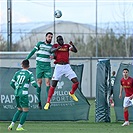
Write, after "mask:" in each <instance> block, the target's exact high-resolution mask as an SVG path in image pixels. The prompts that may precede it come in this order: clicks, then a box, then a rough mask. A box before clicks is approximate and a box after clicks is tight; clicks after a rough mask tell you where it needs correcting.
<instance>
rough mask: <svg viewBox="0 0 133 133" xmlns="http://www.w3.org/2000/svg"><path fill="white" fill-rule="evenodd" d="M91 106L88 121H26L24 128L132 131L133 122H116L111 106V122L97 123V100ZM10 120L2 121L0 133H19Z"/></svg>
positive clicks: (70, 132)
mask: <svg viewBox="0 0 133 133" xmlns="http://www.w3.org/2000/svg"><path fill="white" fill-rule="evenodd" d="M89 102H90V104H91V107H90V113H89V120H88V121H41V122H40V121H32V122H29V121H26V123H25V124H24V126H23V127H24V129H26V131H21V132H26V133H132V132H133V123H131V124H130V125H129V126H125V127H121V124H122V123H123V122H115V113H114V109H113V107H111V123H95V102H94V100H89ZM9 124H10V122H3V121H0V133H9V132H12V133H18V132H20V131H16V130H15V129H16V126H17V125H18V122H17V123H16V124H15V126H14V128H13V130H12V131H8V129H7V127H8V126H9Z"/></svg>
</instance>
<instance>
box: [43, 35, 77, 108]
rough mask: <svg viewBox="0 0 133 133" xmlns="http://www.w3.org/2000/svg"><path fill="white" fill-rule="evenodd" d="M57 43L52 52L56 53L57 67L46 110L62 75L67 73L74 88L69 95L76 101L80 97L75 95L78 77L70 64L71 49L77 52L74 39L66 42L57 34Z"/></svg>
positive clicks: (66, 75)
mask: <svg viewBox="0 0 133 133" xmlns="http://www.w3.org/2000/svg"><path fill="white" fill-rule="evenodd" d="M57 43H58V44H54V45H53V47H52V49H51V52H52V53H54V57H55V62H54V64H55V69H54V73H53V77H52V86H51V87H50V89H49V93H48V98H47V103H46V105H45V106H44V109H45V110H48V109H49V107H50V100H51V98H52V95H53V94H54V90H55V88H56V86H57V83H58V81H59V80H60V79H61V77H62V75H65V77H67V78H68V79H69V80H71V81H72V82H73V85H72V89H71V91H70V92H69V95H70V96H71V97H72V98H73V100H74V101H78V98H77V97H76V96H75V94H74V92H75V91H76V89H77V88H78V84H79V82H78V79H77V75H76V74H75V72H74V71H73V70H72V68H71V66H70V64H69V51H72V52H75V53H76V52H77V49H76V47H75V46H74V45H73V43H72V41H70V43H69V44H64V40H63V37H62V36H57Z"/></svg>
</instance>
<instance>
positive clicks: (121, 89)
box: [119, 85, 123, 99]
mask: <svg viewBox="0 0 133 133" xmlns="http://www.w3.org/2000/svg"><path fill="white" fill-rule="evenodd" d="M122 91H123V87H122V85H120V94H119V98H120V99H121V98H122Z"/></svg>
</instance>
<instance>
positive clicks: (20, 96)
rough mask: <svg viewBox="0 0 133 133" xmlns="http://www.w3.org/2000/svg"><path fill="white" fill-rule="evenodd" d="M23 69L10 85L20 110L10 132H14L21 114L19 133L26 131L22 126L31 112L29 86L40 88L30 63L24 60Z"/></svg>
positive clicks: (14, 118)
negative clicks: (30, 68) (13, 129)
mask: <svg viewBox="0 0 133 133" xmlns="http://www.w3.org/2000/svg"><path fill="white" fill-rule="evenodd" d="M22 68H23V69H21V70H19V71H17V72H16V73H15V74H14V76H13V78H12V80H11V82H10V85H11V87H12V88H13V89H14V92H15V99H16V104H17V108H18V110H17V111H16V113H15V114H14V116H13V119H12V122H11V124H10V126H9V127H8V130H12V128H13V126H14V124H15V122H16V121H17V120H18V118H19V116H20V114H21V113H22V115H21V117H20V123H19V125H18V127H17V128H16V130H17V131H22V130H24V129H23V127H22V125H23V124H24V122H25V121H26V117H27V114H28V111H29V99H28V89H29V84H30V83H31V84H32V86H34V87H35V88H36V89H37V88H38V85H37V83H36V81H35V79H34V76H33V73H32V72H31V71H29V70H28V68H29V61H28V60H23V61H22Z"/></svg>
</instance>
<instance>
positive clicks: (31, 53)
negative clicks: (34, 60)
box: [26, 47, 37, 60]
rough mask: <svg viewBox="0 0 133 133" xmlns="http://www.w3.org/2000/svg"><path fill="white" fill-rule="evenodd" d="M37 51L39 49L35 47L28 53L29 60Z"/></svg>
mask: <svg viewBox="0 0 133 133" xmlns="http://www.w3.org/2000/svg"><path fill="white" fill-rule="evenodd" d="M36 51H37V49H36V48H35V47H34V48H33V50H32V51H31V52H30V53H29V54H28V55H27V57H26V59H27V60H28V59H30V58H31V57H32V56H33V55H34V53H35V52H36Z"/></svg>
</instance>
